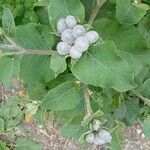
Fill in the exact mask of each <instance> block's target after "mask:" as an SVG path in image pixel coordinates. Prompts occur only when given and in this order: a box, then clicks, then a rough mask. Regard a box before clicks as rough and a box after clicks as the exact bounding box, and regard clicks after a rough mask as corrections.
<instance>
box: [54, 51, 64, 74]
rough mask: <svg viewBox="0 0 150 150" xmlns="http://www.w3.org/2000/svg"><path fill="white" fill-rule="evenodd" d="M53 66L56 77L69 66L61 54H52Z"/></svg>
mask: <svg viewBox="0 0 150 150" xmlns="http://www.w3.org/2000/svg"><path fill="white" fill-rule="evenodd" d="M51 68H52V69H53V70H54V72H55V77H57V75H58V74H60V73H62V72H64V71H65V70H66V68H67V63H66V58H65V57H64V56H61V55H59V54H54V55H52V57H51Z"/></svg>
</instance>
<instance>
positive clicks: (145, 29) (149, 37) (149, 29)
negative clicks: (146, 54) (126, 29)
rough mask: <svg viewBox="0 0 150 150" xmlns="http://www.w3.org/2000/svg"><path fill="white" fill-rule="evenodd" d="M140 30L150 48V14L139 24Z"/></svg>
mask: <svg viewBox="0 0 150 150" xmlns="http://www.w3.org/2000/svg"><path fill="white" fill-rule="evenodd" d="M138 29H139V31H140V33H141V34H142V35H143V37H144V38H145V40H146V42H147V45H148V48H150V13H148V14H147V15H146V16H145V17H144V18H143V19H142V21H141V22H140V23H139V24H138Z"/></svg>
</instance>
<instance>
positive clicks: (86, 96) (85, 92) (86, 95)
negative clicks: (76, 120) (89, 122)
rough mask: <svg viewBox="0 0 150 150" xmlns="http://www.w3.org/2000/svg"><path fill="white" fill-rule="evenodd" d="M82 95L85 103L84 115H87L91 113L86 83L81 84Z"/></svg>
mask: <svg viewBox="0 0 150 150" xmlns="http://www.w3.org/2000/svg"><path fill="white" fill-rule="evenodd" d="M83 91H84V97H85V105H86V117H89V116H91V115H92V114H93V111H92V108H91V105H90V96H89V91H88V88H87V85H84V86H83Z"/></svg>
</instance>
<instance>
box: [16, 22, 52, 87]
mask: <svg viewBox="0 0 150 150" xmlns="http://www.w3.org/2000/svg"><path fill="white" fill-rule="evenodd" d="M47 32H50V30H48V28H46V26H45V28H44V29H43V26H39V27H37V28H36V26H35V25H34V24H27V25H21V26H17V27H16V32H15V34H14V39H15V41H16V43H17V44H18V45H20V46H22V47H23V48H26V49H33V50H43V51H44V50H46V49H50V48H51V47H52V46H53V44H54V39H53V35H51V34H48V33H47ZM40 33H41V34H40ZM20 77H21V78H22V79H23V80H24V82H25V83H27V84H31V85H35V84H37V83H43V82H48V81H49V80H51V79H52V78H54V72H53V70H52V69H51V68H50V57H49V56H43V55H30V56H23V57H22V60H21V66H20Z"/></svg>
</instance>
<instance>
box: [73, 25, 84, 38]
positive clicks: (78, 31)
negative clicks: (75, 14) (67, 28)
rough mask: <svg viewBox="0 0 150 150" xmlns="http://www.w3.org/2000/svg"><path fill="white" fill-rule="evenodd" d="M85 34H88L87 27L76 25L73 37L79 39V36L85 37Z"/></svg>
mask: <svg viewBox="0 0 150 150" xmlns="http://www.w3.org/2000/svg"><path fill="white" fill-rule="evenodd" d="M85 32H86V30H85V27H84V26H82V25H76V26H75V27H74V28H73V36H74V37H75V38H78V37H79V36H82V35H84V34H85Z"/></svg>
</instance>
